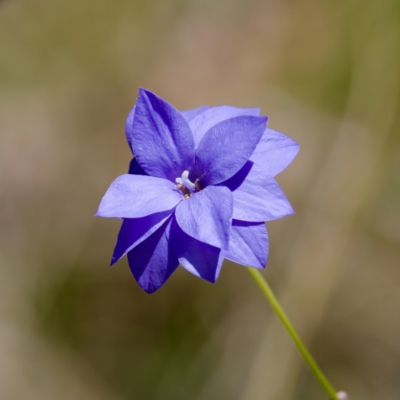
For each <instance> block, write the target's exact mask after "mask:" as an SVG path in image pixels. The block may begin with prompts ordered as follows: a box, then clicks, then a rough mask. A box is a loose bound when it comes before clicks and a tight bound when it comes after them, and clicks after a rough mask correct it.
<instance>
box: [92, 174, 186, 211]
mask: <svg viewBox="0 0 400 400" xmlns="http://www.w3.org/2000/svg"><path fill="white" fill-rule="evenodd" d="M182 198H183V197H182V194H181V193H180V192H178V190H177V188H176V185H174V184H173V183H172V182H170V181H167V180H166V179H161V178H154V177H152V176H143V175H129V174H125V175H121V176H119V177H118V178H117V179H116V180H115V181H114V182H113V183H112V184H111V186H110V187H109V189H108V190H107V192H106V194H105V195H104V197H103V198H102V200H101V203H100V206H99V210H98V211H97V214H96V216H97V217H115V218H141V217H145V216H147V215H150V214H154V213H157V212H161V211H167V210H170V209H171V208H174V207H175V206H176V205H177V204H178V203H179V202H180V201H181V200H182Z"/></svg>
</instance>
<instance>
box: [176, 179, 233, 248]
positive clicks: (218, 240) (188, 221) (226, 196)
mask: <svg viewBox="0 0 400 400" xmlns="http://www.w3.org/2000/svg"><path fill="white" fill-rule="evenodd" d="M232 208H233V199H232V193H231V191H230V190H229V189H228V188H226V187H222V186H221V187H218V186H208V187H206V188H205V189H204V190H202V191H201V192H198V193H195V194H193V195H192V197H190V198H189V199H187V200H184V201H182V202H180V203H179V205H178V207H177V208H176V210H175V217H176V221H177V222H178V225H179V226H180V228H181V229H182V230H183V231H184V232H185V233H187V234H188V235H189V236H191V237H193V238H195V239H197V240H199V241H200V242H204V243H207V244H210V245H211V246H214V247H218V248H226V247H227V246H228V243H229V230H230V226H231V219H232Z"/></svg>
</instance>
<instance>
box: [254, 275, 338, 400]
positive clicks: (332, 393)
mask: <svg viewBox="0 0 400 400" xmlns="http://www.w3.org/2000/svg"><path fill="white" fill-rule="evenodd" d="M247 269H248V271H249V272H250V275H251V276H252V277H253V278H254V280H255V281H256V282H257V284H258V286H259V287H260V289H261V290H262V292H263V293H264V295H265V297H266V299H267V300H268V302H269V303H270V304H271V307H272V308H273V310H274V311H275V313H276V314H277V316H278V317H279V319H280V320H281V321H282V323H283V325H284V326H285V328H286V330H287V331H288V332H289V335H290V336H291V337H292V339H293V341H294V343H295V345H296V347H297V348H298V350H299V351H300V354H301V355H302V356H303V359H304V361H305V362H306V363H307V365H308V366H309V367H310V369H311V371H312V373H313V374H314V375H315V377H316V378H317V380H318V381H319V383H320V384H321V385H322V387H323V388H324V389H325V391H326V393H328V395H329V397H330V398H331V399H332V400H340V399H339V397H338V396H337V394H336V390H335V389H334V388H333V386H332V385H331V383H330V382H329V381H328V379H327V378H326V376H325V375H324V373H323V372H322V371H321V369H320V368H319V367H318V364H317V363H316V362H315V360H314V358H313V356H312V355H311V354H310V353H309V351H308V350H307V348H306V347H305V345H304V343H303V342H302V341H301V339H300V337H299V335H298V334H297V332H296V331H295V329H294V327H293V325H292V323H291V322H290V321H289V318H288V317H287V315H286V313H285V311H283V308H282V307H281V305H280V304H279V302H278V300H277V298H276V297H275V295H274V293H273V292H272V290H271V288H270V287H269V285H268V283H267V281H266V280H265V278H264V277H263V276H262V275H261V273H260V271H259V270H258V269H255V268H247Z"/></svg>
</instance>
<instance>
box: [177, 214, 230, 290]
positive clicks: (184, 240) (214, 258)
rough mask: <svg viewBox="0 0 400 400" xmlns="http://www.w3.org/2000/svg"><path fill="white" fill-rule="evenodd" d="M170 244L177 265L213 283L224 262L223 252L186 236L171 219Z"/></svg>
mask: <svg viewBox="0 0 400 400" xmlns="http://www.w3.org/2000/svg"><path fill="white" fill-rule="evenodd" d="M170 242H171V245H172V248H173V249H174V252H175V254H176V256H177V257H178V260H179V264H181V265H182V267H184V268H185V269H186V270H187V271H189V272H190V273H192V274H193V275H195V276H198V277H200V278H203V279H205V280H206V281H209V282H212V283H214V282H215V281H216V280H217V278H218V275H219V273H220V271H221V267H222V262H223V261H224V256H223V251H222V250H221V249H219V248H217V247H214V246H210V245H209V244H207V243H203V242H200V241H198V240H196V239H194V238H193V237H191V236H189V235H187V234H186V233H185V232H183V231H182V229H181V228H180V227H179V225H178V224H177V222H176V220H175V219H173V220H172V223H171V234H170Z"/></svg>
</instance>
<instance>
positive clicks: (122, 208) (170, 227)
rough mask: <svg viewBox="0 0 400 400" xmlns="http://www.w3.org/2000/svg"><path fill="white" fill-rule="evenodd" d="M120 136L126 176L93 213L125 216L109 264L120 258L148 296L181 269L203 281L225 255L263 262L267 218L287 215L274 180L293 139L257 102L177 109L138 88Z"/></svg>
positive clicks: (292, 150)
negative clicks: (273, 125) (270, 123)
mask: <svg viewBox="0 0 400 400" xmlns="http://www.w3.org/2000/svg"><path fill="white" fill-rule="evenodd" d="M126 136H127V140H128V143H129V146H130V148H131V150H132V153H133V159H132V161H131V163H130V167H129V173H128V174H124V175H121V176H120V177H118V178H117V179H116V180H115V181H114V182H113V183H112V184H111V186H110V188H109V189H108V190H107V192H106V194H105V195H104V197H103V199H102V201H101V204H100V206H99V210H98V212H97V214H96V215H97V216H101V217H115V218H122V219H123V222H122V226H121V230H120V232H119V235H118V239H117V243H116V246H115V250H114V254H113V256H112V260H111V265H113V264H114V263H116V262H117V261H118V260H119V259H120V258H121V257H123V256H124V255H126V254H127V256H128V263H129V266H130V269H131V271H132V274H133V276H134V277H135V279H136V281H137V282H138V284H139V285H140V287H141V288H142V289H143V290H145V291H146V292H148V293H152V292H154V291H156V290H157V289H159V288H160V287H161V286H162V285H163V284H164V282H165V281H166V280H167V279H168V278H169V277H170V275H171V274H172V273H173V272H174V271H175V269H176V268H177V267H178V265H181V266H182V267H183V268H185V269H186V270H187V271H189V272H191V273H192V274H194V275H196V276H198V277H201V278H203V279H205V280H207V281H209V282H215V281H216V280H217V278H218V275H219V273H220V270H221V266H222V263H223V260H224V259H225V258H227V259H229V260H231V261H234V262H236V263H238V264H242V265H246V266H250V267H254V268H265V265H266V263H267V259H268V235H267V230H266V227H265V221H270V220H273V219H276V218H281V217H284V216H286V215H289V214H292V213H294V211H293V209H292V207H291V206H290V204H289V202H288V200H287V198H286V197H285V195H284V193H283V192H282V190H281V189H280V187H279V185H278V184H277V182H276V181H275V179H274V176H275V175H276V174H278V173H279V172H281V171H282V170H283V169H284V168H286V166H287V165H288V164H289V163H290V162H291V161H292V160H293V158H294V157H295V156H296V154H297V152H298V149H299V146H298V144H297V142H295V141H294V140H293V139H291V138H289V137H287V136H285V135H283V134H282V133H279V132H276V131H273V130H271V129H268V128H267V117H262V116H260V110H259V109H258V108H247V109H244V108H236V107H232V106H220V107H208V106H205V107H201V108H197V109H194V110H189V111H178V110H177V109H176V108H174V107H173V106H172V105H171V104H169V103H168V102H167V101H165V100H163V99H162V98H160V97H158V96H157V95H155V94H154V93H152V92H150V91H148V90H145V89H140V91H139V96H138V99H137V102H136V104H135V106H134V107H133V109H132V111H131V112H130V113H129V116H128V118H127V121H126Z"/></svg>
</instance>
